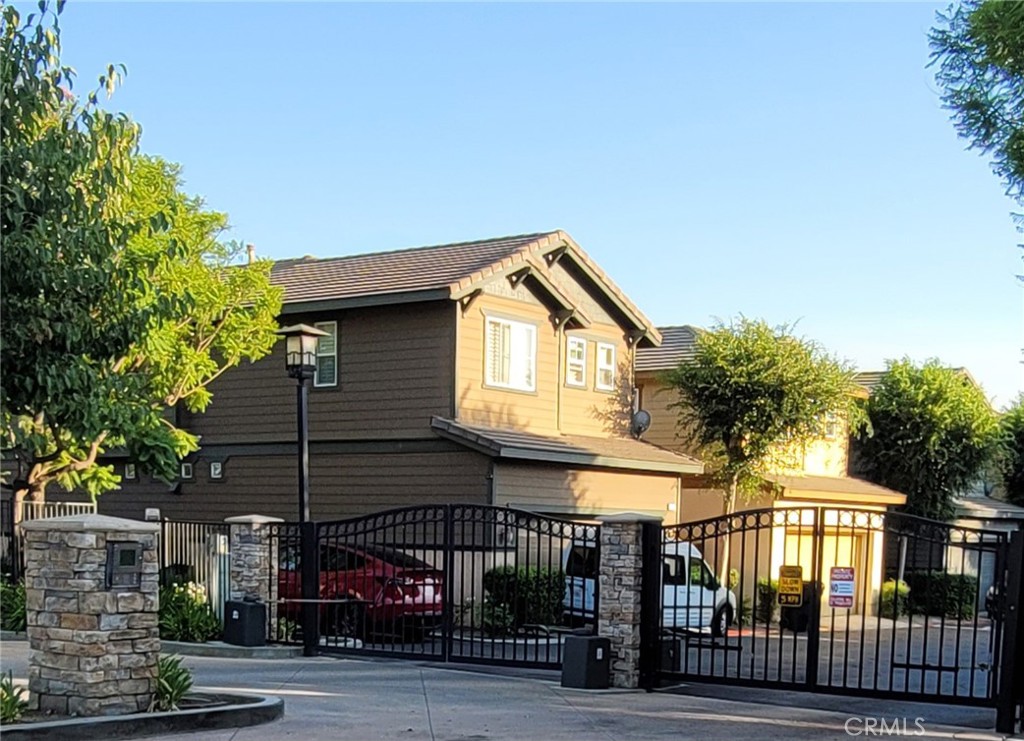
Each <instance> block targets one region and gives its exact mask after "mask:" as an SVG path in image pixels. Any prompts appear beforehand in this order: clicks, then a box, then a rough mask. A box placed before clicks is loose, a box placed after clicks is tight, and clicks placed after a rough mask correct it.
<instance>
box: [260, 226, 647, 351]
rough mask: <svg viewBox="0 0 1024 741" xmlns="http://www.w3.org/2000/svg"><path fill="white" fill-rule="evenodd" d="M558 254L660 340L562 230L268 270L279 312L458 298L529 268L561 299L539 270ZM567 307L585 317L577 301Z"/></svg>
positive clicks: (619, 311)
mask: <svg viewBox="0 0 1024 741" xmlns="http://www.w3.org/2000/svg"><path fill="white" fill-rule="evenodd" d="M563 259H568V260H569V261H570V262H571V264H572V268H573V272H574V274H577V275H578V276H579V277H580V279H581V280H582V281H584V282H587V283H590V284H591V288H592V289H593V291H594V292H595V293H596V294H598V296H597V298H599V299H600V302H601V303H604V304H606V305H607V307H608V308H609V310H610V311H611V312H612V313H613V315H617V316H618V317H619V318H620V319H621V321H622V322H623V324H624V325H625V326H627V327H629V328H631V330H632V331H633V332H634V333H635V335H636V337H637V339H638V340H643V341H645V343H646V344H652V345H656V344H658V343H659V342H660V341H661V335H660V334H659V333H658V331H657V329H655V328H654V325H653V324H652V323H651V321H650V320H649V319H647V317H646V316H644V314H643V312H641V311H640V309H639V308H637V306H636V305H635V304H634V303H633V302H632V301H630V300H629V298H628V297H627V296H626V295H625V294H624V293H623V292H622V290H621V289H620V288H619V287H618V286H616V285H615V283H614V282H613V281H612V280H611V279H610V278H609V277H608V276H607V275H606V274H605V273H604V271H602V270H601V269H600V268H599V267H598V266H597V264H596V263H595V262H594V261H593V260H591V259H590V257H589V256H588V255H587V254H586V253H585V252H584V251H583V250H582V249H581V248H580V246H579V245H578V244H576V242H574V241H573V239H572V238H571V237H570V236H569V235H568V234H566V233H565V232H564V231H561V230H557V231H551V232H537V233H534V234H521V235H518V236H513V237H500V238H497V239H485V240H480V241H476V242H458V243H455V244H443V245H434V246H430V247H416V248H412V249H405V250H397V251H393V252H375V253H371V254H364V255H349V256H347V257H334V258H326V259H317V258H314V257H305V258H301V259H296V260H280V261H278V262H275V263H274V265H273V267H272V269H271V280H272V282H273V283H274V284H275V285H278V286H281V287H283V288H284V290H285V296H284V303H285V307H284V309H283V312H284V313H297V312H302V311H317V310H321V309H331V308H346V307H353V306H375V305H383V304H398V303H410V302H415V301H429V300H440V299H461V298H466V297H468V296H471V295H472V294H473V293H474V292H475V291H478V290H479V289H480V287H481V286H483V285H484V284H485V283H488V282H490V281H492V280H495V279H497V278H500V277H505V278H512V279H515V278H516V277H518V278H520V279H522V278H523V277H524V276H527V275H528V278H529V281H530V282H531V283H532V284H535V285H537V286H539V287H540V289H541V290H542V291H543V292H544V293H545V294H546V295H547V296H548V297H549V298H550V299H552V300H553V301H554V302H555V303H556V304H566V303H568V299H566V297H565V296H564V295H563V294H562V293H561V292H560V291H559V290H558V288H557V286H555V285H554V284H553V283H552V282H551V281H550V280H548V278H547V277H546V276H545V269H546V267H547V266H550V265H552V264H554V263H555V262H557V261H559V260H563ZM566 308H568V307H566ZM573 308H576V313H577V314H578V315H579V316H580V318H581V323H583V324H586V322H587V320H586V317H585V316H583V315H582V312H581V311H579V310H578V307H573Z"/></svg>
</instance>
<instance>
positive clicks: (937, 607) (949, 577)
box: [907, 571, 978, 620]
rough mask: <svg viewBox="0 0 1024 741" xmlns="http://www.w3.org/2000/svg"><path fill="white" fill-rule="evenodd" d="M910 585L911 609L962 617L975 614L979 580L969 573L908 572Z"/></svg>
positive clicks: (970, 616) (927, 613)
mask: <svg viewBox="0 0 1024 741" xmlns="http://www.w3.org/2000/svg"><path fill="white" fill-rule="evenodd" d="M907 586H909V587H910V599H909V603H910V612H912V613H914V614H915V615H937V616H943V615H944V616H945V617H949V618H955V619H958V620H970V619H971V618H973V617H974V608H975V603H976V600H977V596H978V580H977V578H975V577H973V576H969V575H967V574H949V573H947V572H945V571H921V572H917V573H913V574H907Z"/></svg>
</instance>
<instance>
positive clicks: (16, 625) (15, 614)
mask: <svg viewBox="0 0 1024 741" xmlns="http://www.w3.org/2000/svg"><path fill="white" fill-rule="evenodd" d="M0 630H14V631H17V632H21V631H23V630H25V585H24V584H23V583H22V582H18V583H17V584H12V583H10V582H8V581H7V580H6V579H5V580H2V581H0Z"/></svg>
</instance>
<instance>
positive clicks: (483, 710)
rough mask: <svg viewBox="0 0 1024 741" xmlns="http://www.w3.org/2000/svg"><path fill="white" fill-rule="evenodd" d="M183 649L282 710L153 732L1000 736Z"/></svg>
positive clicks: (898, 715) (541, 679) (752, 701)
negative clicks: (898, 731) (274, 715)
mask: <svg viewBox="0 0 1024 741" xmlns="http://www.w3.org/2000/svg"><path fill="white" fill-rule="evenodd" d="M185 661H186V664H188V665H189V666H190V667H191V668H192V669H193V670H194V672H195V678H196V685H197V687H201V688H204V689H230V690H238V691H249V692H253V693H258V694H265V695H277V696H281V697H284V698H285V703H286V710H285V718H284V719H283V720H281V721H279V722H276V723H273V724H270V725H267V726H260V727H255V728H245V729H240V730H235V731H224V732H216V733H203V734H194V735H192V734H187V735H178V736H167V737H160V738H166V739H168V741H170V739H197V740H198V739H199V738H202V739H203V741H278V740H279V739H297V740H298V739H302V741H315V740H318V739H324V740H327V739H331V740H332V741H333V740H335V739H346V740H351V741H362V740H363V739H366V740H368V741H369V740H372V739H403V740H405V739H407V740H408V741H420V740H427V739H429V740H430V741H439V740H442V739H443V740H445V741H484V740H485V739H495V740H501V739H509V740H511V739H542V740H549V739H550V740H551V741H562V740H564V741H569V740H570V739H571V740H572V741H579V740H580V739H600V740H602V741H604V740H606V739H607V740H609V741H610V740H612V739H615V740H616V741H618V740H621V739H637V740H640V739H660V738H664V739H669V738H671V739H674V740H676V741H678V740H679V739H689V738H693V739H698V738H699V739H718V738H720V739H748V738H749V739H763V738H766V737H768V738H792V739H849V738H851V737H855V735H864V733H863V728H864V720H863V719H864V718H876V719H880V718H885V719H886V720H887V722H888V723H890V724H891V723H892V722H893V721H894V720H899V721H900V723H903V719H904V718H906V723H907V731H908V732H910V733H914V732H915V731H916V730H917V726H916V725H915V720H916V719H917V718H921V719H922V720H921V724H922V725H923V726H924V728H925V731H926V732H925V734H924V735H919V736H918V737H919V738H944V739H951V738H996V737H995V736H993V735H992V734H990V733H987V732H985V730H984V729H988V728H991V727H992V722H993V714H992V712H990V711H987V710H977V709H969V708H955V707H950V706H943V705H924V704H906V703H904V704H900V703H885V702H879V701H877V700H865V699H858V698H848V697H847V698H837V697H828V696H821V695H804V694H799V693H783V692H771V691H766V690H751V689H740V688H727V687H712V686H709V685H704V686H695V685H694V686H689V687H678V688H674V689H667V690H661V691H658V692H654V693H643V692H626V691H611V690H609V691H596V692H595V691H584V690H569V689H563V688H561V687H560V686H559V681H558V676H557V675H556V674H554V673H544V672H532V673H528V672H522V671H520V672H512V671H508V670H506V671H502V672H501V673H498V672H493V673H489V672H482V671H479V670H477V669H475V668H474V669H473V670H464V669H458V668H453V667H451V666H440V665H434V664H427V663H416V662H409V661H384V660H376V661H371V660H356V659H343V658H315V659H276V660H250V659H214V658H198V657H189V658H186V660H185ZM0 669H2V670H3V671H5V672H6V671H7V670H12V671H13V672H14V675H15V678H16V679H17V678H21V679H24V678H25V677H26V675H27V671H26V670H27V644H26V643H24V642H5V643H3V644H0ZM851 718H853V719H854V720H852V721H850V719H851ZM847 726H849V728H850V730H851V731H853V732H854V735H851V734H849V733H847V731H846V727H847ZM858 731H859V732H860V733H859V734H858V733H857V732H858Z"/></svg>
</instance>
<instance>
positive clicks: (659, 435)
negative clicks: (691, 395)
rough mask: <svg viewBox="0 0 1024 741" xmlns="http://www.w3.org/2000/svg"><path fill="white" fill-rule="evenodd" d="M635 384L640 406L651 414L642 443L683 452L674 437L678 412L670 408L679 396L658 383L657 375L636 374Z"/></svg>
mask: <svg viewBox="0 0 1024 741" xmlns="http://www.w3.org/2000/svg"><path fill="white" fill-rule="evenodd" d="M636 383H637V386H638V387H639V388H640V399H641V405H642V406H643V408H644V409H646V410H647V411H648V412H650V413H651V427H650V429H648V430H647V432H645V433H644V436H643V439H644V441H645V442H649V443H651V444H652V445H657V446H659V447H662V448H668V449H670V450H679V451H684V449H685V446H684V444H683V441H682V440H681V439H680V438H678V437H677V436H676V432H677V431H678V429H679V428H678V427H677V421H678V419H679V410H678V409H672V408H670V405H672V404H675V403H676V402H677V401H678V400H679V394H678V393H676V391H675V390H673V389H670V388H666V387H664V386H663V385H662V384H661V383H659V382H658V380H657V374H653V373H637V374H636Z"/></svg>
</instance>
